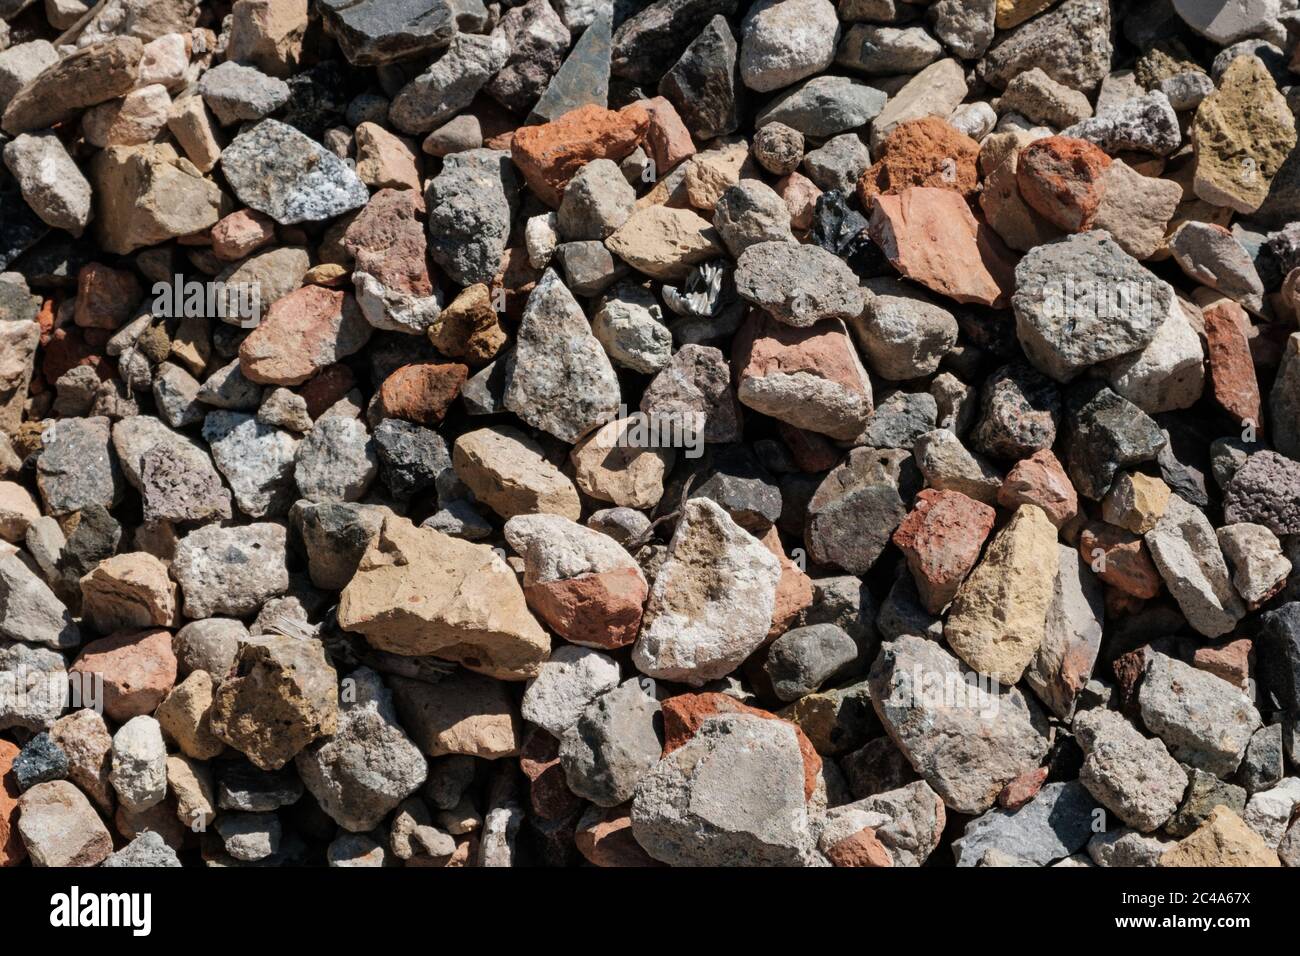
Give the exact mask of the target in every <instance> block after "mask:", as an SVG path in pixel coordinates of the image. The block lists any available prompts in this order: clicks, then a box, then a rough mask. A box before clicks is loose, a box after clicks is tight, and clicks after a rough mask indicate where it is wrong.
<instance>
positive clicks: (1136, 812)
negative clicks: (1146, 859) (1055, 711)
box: [1073, 708, 1187, 833]
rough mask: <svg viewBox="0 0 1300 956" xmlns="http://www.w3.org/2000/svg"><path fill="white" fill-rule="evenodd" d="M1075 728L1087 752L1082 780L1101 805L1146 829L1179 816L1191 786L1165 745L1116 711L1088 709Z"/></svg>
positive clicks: (1078, 718)
mask: <svg viewBox="0 0 1300 956" xmlns="http://www.w3.org/2000/svg"><path fill="white" fill-rule="evenodd" d="M1073 726H1074V735H1075V737H1076V738H1077V739H1078V741H1079V746H1081V747H1082V748H1083V752H1084V761H1083V769H1081V770H1080V771H1079V782H1080V783H1081V784H1083V785H1084V786H1085V787H1086V788H1087V789H1088V792H1089V793H1091V794H1092V795H1093V797H1095V798H1096V800H1097V802H1098V803H1100V804H1101V805H1102V806H1104V807H1105V808H1106V809H1107V810H1109V811H1111V812H1112V813H1114V814H1115V816H1117V817H1119V818H1120V820H1122V821H1123V822H1124V823H1126V824H1128V825H1129V826H1131V827H1133V828H1134V829H1135V830H1140V831H1141V832H1143V833H1149V832H1150V831H1152V830H1154V829H1156V828H1157V827H1159V826H1160V825H1162V824H1163V823H1164V822H1165V821H1166V820H1168V819H1169V818H1170V817H1171V816H1173V813H1174V811H1175V810H1177V809H1178V806H1179V804H1180V803H1182V800H1183V792H1184V791H1185V790H1186V789H1187V772H1186V771H1185V770H1184V769H1183V768H1182V767H1181V766H1180V765H1179V764H1178V761H1176V760H1175V759H1174V758H1173V757H1171V756H1170V755H1169V751H1168V750H1166V749H1165V745H1164V744H1162V743H1161V742H1160V741H1159V740H1153V739H1151V738H1150V737H1144V736H1142V734H1141V733H1139V732H1138V730H1137V728H1135V727H1134V726H1133V725H1132V724H1131V723H1129V722H1128V721H1127V720H1126V719H1125V718H1124V717H1123V716H1122V715H1120V714H1119V713H1117V712H1115V711H1113V710H1105V709H1101V708H1098V709H1094V710H1085V711H1083V712H1081V713H1079V714H1078V715H1076V716H1075V718H1074V725H1073Z"/></svg>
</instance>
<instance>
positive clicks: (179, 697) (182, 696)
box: [154, 671, 226, 760]
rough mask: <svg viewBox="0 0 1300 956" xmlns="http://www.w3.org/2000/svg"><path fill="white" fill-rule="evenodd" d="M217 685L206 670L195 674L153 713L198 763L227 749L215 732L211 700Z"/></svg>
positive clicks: (168, 733) (177, 743) (186, 679)
mask: <svg viewBox="0 0 1300 956" xmlns="http://www.w3.org/2000/svg"><path fill="white" fill-rule="evenodd" d="M216 685H217V682H216V681H215V680H213V679H212V675H211V674H209V673H208V672H207V671H192V672H191V673H190V675H189V676H188V677H186V678H185V680H183V681H181V682H180V683H179V684H177V685H176V686H175V687H173V688H172V689H171V692H170V693H169V694H168V695H167V696H166V697H165V698H163V702H162V703H161V704H159V705H158V709H157V710H156V711H155V712H154V718H155V719H156V720H157V721H158V724H159V725H160V726H161V727H162V730H163V733H164V734H166V735H167V736H168V737H169V738H171V739H172V740H174V741H175V742H176V746H178V747H180V748H181V750H182V751H183V752H184V753H185V754H186V755H187V756H190V757H194V758H195V759H196V760H211V759H212V758H213V757H215V756H217V754H219V753H221V751H223V750H225V749H226V745H225V744H224V743H222V741H221V740H220V738H218V737H217V735H216V734H214V733H213V732H212V722H211V717H212V698H213V694H214V692H215V691H216Z"/></svg>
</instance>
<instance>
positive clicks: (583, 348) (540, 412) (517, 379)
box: [505, 269, 619, 443]
mask: <svg viewBox="0 0 1300 956" xmlns="http://www.w3.org/2000/svg"><path fill="white" fill-rule="evenodd" d="M506 378H507V385H506V391H505V406H506V407H507V408H508V409H510V410H511V411H513V412H514V413H515V414H516V415H518V416H519V417H520V418H522V419H523V420H524V421H525V422H527V423H528V424H529V425H532V426H533V427H534V428H541V429H543V430H544V431H547V432H549V433H550V434H552V435H554V436H555V437H557V438H559V439H561V440H562V441H566V442H570V443H572V442H576V441H577V440H578V439H579V438H581V437H582V436H583V435H585V434H587V433H588V432H590V431H591V430H592V429H594V428H595V427H596V426H598V425H601V424H603V423H604V422H607V421H609V420H610V419H612V418H614V417H615V415H616V414H617V411H618V402H619V385H618V379H617V377H616V376H615V374H614V369H613V366H612V365H610V362H609V357H608V356H607V355H606V354H605V350H604V349H603V348H601V345H600V342H599V341H598V340H597V339H596V337H595V336H594V335H593V334H592V331H591V325H590V323H589V322H588V321H587V318H586V316H585V315H584V314H583V311H582V308H581V306H579V305H578V303H577V301H576V300H575V299H574V298H573V295H572V293H570V292H569V290H568V289H567V288H565V286H564V283H563V282H561V281H560V278H559V276H558V275H556V273H555V271H554V270H553V269H548V270H547V271H546V273H545V274H544V275H543V276H542V278H541V279H539V280H538V282H537V285H536V286H535V287H534V289H533V291H532V292H531V293H530V294H529V296H528V304H527V305H526V307H525V309H524V315H523V318H522V319H521V321H520V324H519V331H518V335H517V340H516V345H515V349H514V351H513V352H511V353H510V358H509V361H508V366H507V370H506Z"/></svg>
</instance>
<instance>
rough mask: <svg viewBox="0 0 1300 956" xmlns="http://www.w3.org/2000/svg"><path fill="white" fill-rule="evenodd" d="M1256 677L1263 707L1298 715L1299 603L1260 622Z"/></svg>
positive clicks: (1256, 638) (1288, 606) (1257, 636)
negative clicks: (1264, 705)
mask: <svg viewBox="0 0 1300 956" xmlns="http://www.w3.org/2000/svg"><path fill="white" fill-rule="evenodd" d="M1255 656H1256V658H1257V660H1258V663H1259V666H1258V667H1257V668H1256V674H1257V677H1258V680H1259V683H1260V689H1261V691H1263V694H1264V703H1265V704H1268V703H1270V701H1269V698H1270V697H1271V698H1272V700H1271V703H1272V704H1273V706H1274V707H1276V708H1277V709H1279V710H1285V711H1288V712H1292V713H1294V712H1296V711H1300V601H1291V602H1288V603H1287V604H1283V605H1282V606H1281V607H1278V608H1275V609H1274V610H1272V611H1268V612H1266V613H1264V614H1262V615H1260V618H1259V633H1258V635H1256V637H1255Z"/></svg>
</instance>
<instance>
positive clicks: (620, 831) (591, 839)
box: [573, 806, 663, 867]
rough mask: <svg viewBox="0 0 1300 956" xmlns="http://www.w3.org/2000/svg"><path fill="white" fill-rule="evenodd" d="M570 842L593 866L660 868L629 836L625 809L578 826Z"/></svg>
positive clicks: (630, 829) (629, 831) (630, 834)
mask: <svg viewBox="0 0 1300 956" xmlns="http://www.w3.org/2000/svg"><path fill="white" fill-rule="evenodd" d="M573 842H574V844H575V845H576V846H577V847H578V852H579V853H581V854H582V855H583V856H584V857H586V859H587V862H588V863H591V864H592V865H594V866H608V867H631V866H663V864H662V863H660V862H659V861H658V860H656V859H654V857H652V856H650V854H648V853H646V851H645V850H643V849H641V844H639V843H637V842H636V837H634V836H633V835H632V816H631V814H630V813H629V811H628V809H627V807H626V806H623V807H613V808H611V809H608V810H604V811H603V812H602V813H601V815H600V817H598V818H597V819H595V820H594V821H592V822H590V823H588V824H587V825H586V826H585V827H584V826H579V827H578V829H577V831H576V832H575V833H574V835H573Z"/></svg>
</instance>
